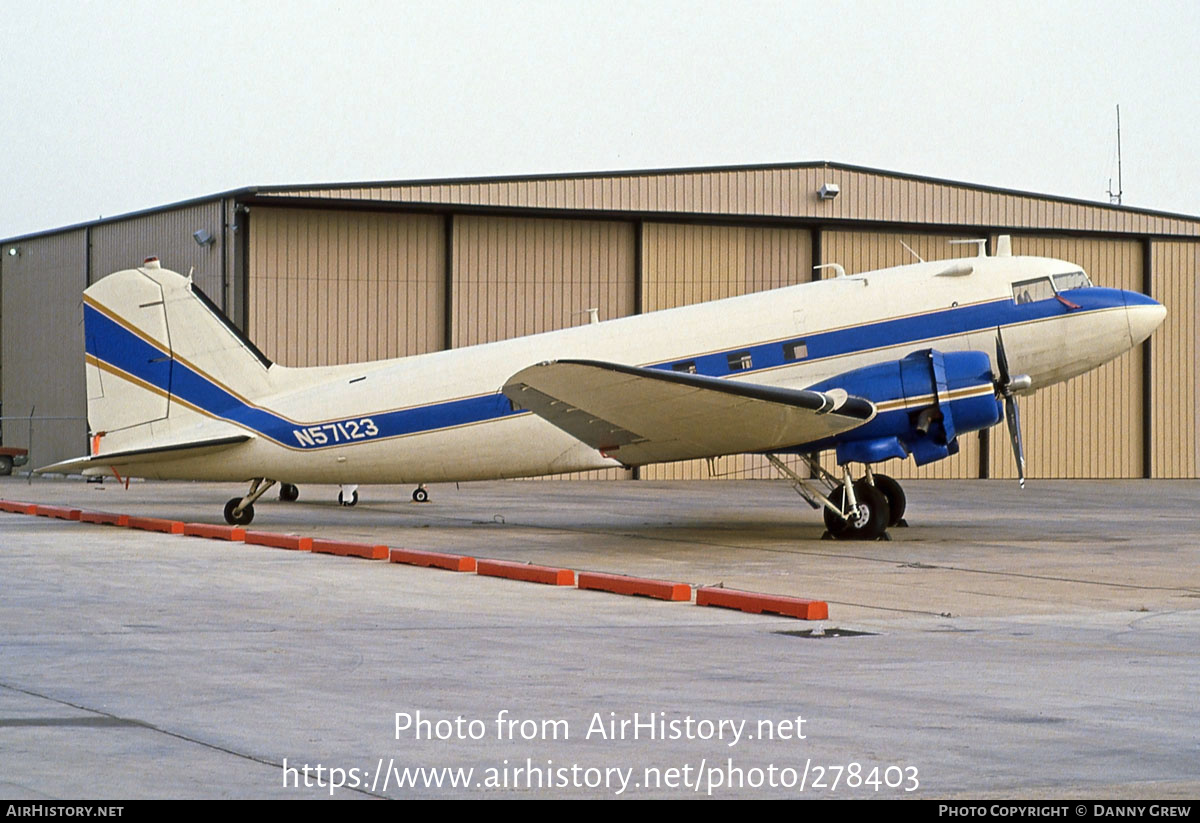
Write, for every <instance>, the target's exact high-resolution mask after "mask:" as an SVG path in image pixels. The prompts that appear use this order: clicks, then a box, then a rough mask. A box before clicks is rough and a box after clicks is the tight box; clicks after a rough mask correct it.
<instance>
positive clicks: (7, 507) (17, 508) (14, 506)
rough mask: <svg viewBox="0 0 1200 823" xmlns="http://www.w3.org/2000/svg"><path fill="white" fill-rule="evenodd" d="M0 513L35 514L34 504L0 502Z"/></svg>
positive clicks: (35, 505) (12, 501)
mask: <svg viewBox="0 0 1200 823" xmlns="http://www.w3.org/2000/svg"><path fill="white" fill-rule="evenodd" d="M0 511H6V512H12V513H13V514H37V504H36V503H18V502H17V501H15V500H0Z"/></svg>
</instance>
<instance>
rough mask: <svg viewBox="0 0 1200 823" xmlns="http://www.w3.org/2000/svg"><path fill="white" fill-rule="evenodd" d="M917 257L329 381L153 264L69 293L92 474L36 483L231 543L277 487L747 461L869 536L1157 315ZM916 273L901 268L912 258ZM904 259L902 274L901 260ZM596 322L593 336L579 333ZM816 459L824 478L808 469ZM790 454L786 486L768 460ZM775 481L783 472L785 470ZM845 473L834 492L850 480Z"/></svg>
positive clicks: (1096, 295)
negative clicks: (68, 482) (174, 489)
mask: <svg viewBox="0 0 1200 823" xmlns="http://www.w3.org/2000/svg"><path fill="white" fill-rule="evenodd" d="M968 242H977V243H978V244H979V248H978V251H977V254H976V256H974V257H959V258H954V259H949V260H941V261H923V260H922V261H921V262H917V263H912V264H908V265H902V266H896V267H893V268H887V269H880V270H877V271H869V272H863V273H861V274H854V275H848V274H846V272H845V271H844V269H843V268H842V267H841V266H840V265H837V264H827V265H826V266H824V267H818V268H832V269H833V270H834V276H833V277H829V278H827V279H823V280H818V281H816V282H811V283H803V284H800V285H795V286H788V287H785V288H780V289H774V290H770V291H765V292H757V293H753V294H746V295H742V296H739V297H731V298H726V299H722V300H715V301H712V302H707V303H700V304H695V305H689V306H683V307H680V308H673V309H667V310H664V311H656V312H649V313H646V314H640V315H635V316H630V317H622V318H618V319H611V320H607V321H604V322H589V323H585V324H581V325H577V326H574V327H570V328H564V329H560V330H557V331H550V332H545V333H541V334H535V335H532V336H528V337H520V338H514V339H510V340H503V341H499V342H494V343H484V344H480V345H474V346H468V347H464V348H459V349H452V350H446V351H438V352H431V353H428V354H419V355H413V356H409V357H401V358H397V359H391V360H381V361H375V362H368V363H357V364H351V365H338V366H321V367H311V368H289V367H285V366H281V365H279V364H278V363H272V362H271V361H270V360H269V359H268V358H267V357H266V356H265V355H263V353H262V352H260V351H259V350H258V349H257V348H256V347H255V346H254V344H253V343H252V342H251V341H250V340H249V339H248V338H247V337H246V336H245V335H244V334H243V333H242V332H241V331H240V330H238V329H237V328H236V327H235V326H234V325H233V323H232V322H230V321H229V320H228V318H226V317H225V315H224V314H223V313H222V312H221V311H220V309H219V308H218V307H217V306H216V305H215V304H214V303H213V302H212V301H211V300H210V299H209V298H208V297H207V296H206V295H205V294H204V293H203V292H202V291H201V290H200V289H199V288H198V287H197V285H196V284H195V283H194V282H192V280H191V278H190V276H188V277H184V276H181V275H179V274H177V273H175V272H172V271H169V270H167V269H165V268H163V267H162V266H161V265H160V263H159V262H158V260H157V259H156V258H149V259H147V260H146V261H145V262H144V264H143V265H142V266H140V267H139V268H136V269H130V270H126V271H120V272H116V273H114V274H111V275H109V276H107V277H105V278H104V279H102V280H100V281H98V282H97V283H95V284H93V285H92V286H90V287H89V288H88V289H86V290H85V291H84V296H83V305H84V308H83V311H84V336H85V349H86V353H85V360H86V374H87V391H88V399H87V415H88V421H89V428H90V432H91V434H90V444H91V449H90V454H88V455H86V456H84V457H81V458H78V459H74V460H67V461H63V462H60V463H56V464H54V465H51V466H47V467H44V468H42V469H39V471H41V472H58V473H82V474H84V475H89V476H91V475H102V474H107V473H108V472H110V471H111V472H113V473H114V474H116V475H117V476H118V478H120V476H121V474H122V473H124V474H125V475H127V476H128V475H132V476H138V477H145V478H152V479H192V480H211V481H236V482H248V483H249V489H248V491H247V492H246V493H245V494H244V495H241V496H239V497H234V498H232V499H230V500H229V501H228V503H226V505H225V509H224V516H225V520H226V521H227V522H228V523H230V524H233V525H246V524H248V523H250V522H251V520H252V519H253V517H254V503H255V502H256V501H257V500H258V499H259V498H260V497H261V496H262V495H263V494H264V493H265V492H266V491H267V490H268V489H269V488H271V487H272V486H273V485H274V484H275V483H276V482H279V483H280V484H281V485H280V489H281V493H280V496H281V498H282V499H284V500H289V499H295V498H296V496H297V494H298V490H297V486H296V484H298V483H338V484H341V486H342V490H343V491H342V493H340V494H339V500H340V502H342V503H343V504H345V505H353V504H354V503H355V502H357V499H358V491H357V484H360V483H361V484H369V483H409V484H411V483H417V484H419V485H418V487H417V490H416V492H414V494H413V497H414V499H415V500H425V499H427V497H428V492H427V491H426V489H425V484H426V483H433V482H445V481H468V480H488V479H499V478H514V477H528V476H537V475H548V474H559V473H566V472H579V471H588V470H593V469H605V468H612V467H633V466H640V465H645V464H648V463H659V462H670V461H677V460H687V459H693V458H708V457H717V456H722V455H730V454H741V453H755V454H762V455H765V456H766V458H767V459H768V460H769V461H770V462H771V464H772V465H773V466H775V468H776V469H778V470H779V471H780V473H781V474H783V475H784V476H785V477H787V478H788V479H789V480H790V481H791V482H792V485H793V486H794V487H795V489H796V491H797V492H798V493H799V494H800V495H801V496H802V497H803V498H804V499H805V500H806V501H807V502H808V503H809V504H810V505H811V506H812V507H813V508H820V509H821V510H822V511H823V516H824V521H825V526H826V529H827V535H828V536H832V537H834V538H839V539H858V540H869V539H887V538H888V535H887V529H888V528H889V526H894V525H896V524H898V523H900V522H902V517H903V514H904V510H905V506H906V503H905V498H904V492H903V489H902V488H901V486H900V484H899V483H898V482H897V481H896V480H894V479H893V478H891V477H888V476H887V475H884V474H880V473H878V472H875V471H874V470H873V469H872V466H873V465H875V464H878V463H881V462H883V461H886V460H891V459H894V458H901V459H906V458H908V457H912V458H913V459H914V460H915V461H916V463H917V464H918V465H923V464H926V463H929V462H933V461H936V460H941V459H944V458H946V457H949V456H950V455H952V454H955V453H956V452H957V451H958V445H959V437H960V436H961V435H963V434H965V433H967V432H973V431H979V430H982V429H987V428H990V427H992V426H994V425H997V424H998V423H999V422H1000V421H1001V419H1002V418H1003V419H1005V420H1006V421H1007V426H1008V430H1009V434H1010V440H1011V442H1012V447H1013V452H1014V456H1015V459H1016V461H1017V466H1018V473H1019V476H1020V480H1021V484H1022V486H1023V485H1024V480H1025V471H1024V463H1025V459H1024V450H1023V446H1022V442H1021V436H1020V419H1019V410H1018V401H1017V398H1018V397H1019V396H1021V395H1025V394H1029V393H1032V392H1034V391H1037V390H1038V389H1041V388H1044V387H1046V386H1049V385H1052V384H1054V383H1057V382H1060V381H1063V380H1067V379H1069V378H1071V377H1074V376H1076V375H1079V374H1082V373H1084V372H1086V371H1088V370H1089V369H1093V368H1095V367H1097V366H1099V365H1101V364H1103V363H1105V362H1107V361H1109V360H1112V359H1113V358H1115V357H1118V356H1119V355H1121V354H1122V353H1123V352H1125V351H1127V350H1128V349H1130V348H1132V347H1134V346H1136V345H1138V344H1139V343H1141V342H1142V341H1143V340H1145V339H1146V338H1147V337H1149V336H1150V334H1151V333H1152V332H1153V331H1154V330H1155V329H1156V328H1157V327H1158V326H1159V324H1160V323H1162V321H1163V319H1164V317H1165V316H1166V309H1165V308H1164V307H1163V306H1162V305H1160V304H1159V303H1157V302H1155V301H1154V300H1152V299H1150V298H1149V297H1147V296H1145V295H1142V294H1139V293H1137V292H1132V291H1121V290H1117V289H1111V288H1101V287H1097V286H1095V285H1094V284H1093V283H1092V281H1091V280H1090V278H1089V277H1088V275H1087V274H1086V273H1085V272H1084V271H1083V270H1082V268H1081V267H1079V266H1078V265H1075V264H1073V263H1070V262H1067V261H1064V260H1055V259H1050V258H1042V257H1024V256H1014V255H1013V254H1012V251H1011V240H1010V238H1009V237H1008V236H1007V235H1003V236H1000V237H999V238H998V240H997V244H996V250H995V253H994V254H993V255H992V256H988V254H987V249H986V241H983V240H980V241H968ZM914 256H915V255H914ZM918 259H920V258H918ZM594 319H595V318H593V320H594ZM828 450H833V451H834V452H835V454H836V463H837V466H838V467H839V470H840V474H835V473H833V472H830V471H827V470H826V469H825V468H823V467H822V464H821V462H820V461H819V459H818V455H819V454H820V453H821V452H823V451H828ZM788 456H796V457H798V458H799V461H800V463H803V464H806V465H807V468H808V469H809V471H808V476H804V475H802V474H801V473H800V472H797V471H795V470H794V469H793V468H792V466H790V465H788V463H786V462H785V461H784V459H783V458H785V457H788ZM793 465H796V463H795V462H794V461H793ZM854 466H861V467H862V468H861V470H860V471H858V472H857V474H858V477H857V479H856V477H855V472H854V471H853V469H852V467H854Z"/></svg>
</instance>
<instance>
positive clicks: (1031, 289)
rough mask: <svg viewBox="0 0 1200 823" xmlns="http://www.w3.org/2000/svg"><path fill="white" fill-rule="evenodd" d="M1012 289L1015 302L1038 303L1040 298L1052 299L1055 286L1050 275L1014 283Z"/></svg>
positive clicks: (1019, 304) (1020, 303)
mask: <svg viewBox="0 0 1200 823" xmlns="http://www.w3.org/2000/svg"><path fill="white" fill-rule="evenodd" d="M1012 290H1013V302H1014V303H1016V304H1017V305H1018V306H1021V305H1024V304H1025V303H1036V302H1037V301H1039V300H1050V299H1051V298H1053V297H1054V286H1052V285H1050V278H1049V277H1039V278H1037V279H1036V280H1022V281H1021V282H1019V283H1013V285H1012Z"/></svg>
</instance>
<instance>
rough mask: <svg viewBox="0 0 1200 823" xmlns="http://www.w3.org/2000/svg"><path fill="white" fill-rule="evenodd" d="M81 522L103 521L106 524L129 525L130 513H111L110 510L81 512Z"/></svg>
mask: <svg viewBox="0 0 1200 823" xmlns="http://www.w3.org/2000/svg"><path fill="white" fill-rule="evenodd" d="M79 521H80V522H81V523H102V524H104V525H106V526H128V525H129V515H127V514H109V513H108V512H80V513H79Z"/></svg>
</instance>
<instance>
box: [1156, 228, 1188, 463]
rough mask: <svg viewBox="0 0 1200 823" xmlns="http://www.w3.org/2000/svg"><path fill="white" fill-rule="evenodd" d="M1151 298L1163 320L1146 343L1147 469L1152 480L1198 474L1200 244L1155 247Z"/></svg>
mask: <svg viewBox="0 0 1200 823" xmlns="http://www.w3.org/2000/svg"><path fill="white" fill-rule="evenodd" d="M1151 260H1152V264H1151V269H1152V271H1153V279H1152V281H1151V282H1152V294H1151V297H1153V298H1154V299H1155V300H1157V301H1158V302H1160V303H1162V304H1163V305H1164V306H1166V307H1167V319H1166V320H1165V321H1164V322H1163V325H1162V326H1161V327H1160V328H1159V330H1158V331H1156V332H1155V333H1154V336H1153V337H1151V338H1150V352H1151V365H1150V375H1151V380H1152V384H1153V385H1152V389H1151V410H1152V413H1151V418H1150V444H1151V446H1150V447H1151V456H1150V467H1151V474H1152V476H1153V477H1196V476H1198V475H1200V438H1197V436H1196V430H1197V428H1200V390H1198V389H1197V387H1198V386H1200V358H1197V356H1196V347H1197V345H1200V323H1197V320H1196V318H1197V315H1198V314H1200V290H1198V289H1197V274H1198V273H1200V243H1194V242H1155V243H1154V244H1153V245H1152V247H1151Z"/></svg>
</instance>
